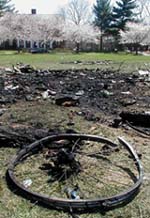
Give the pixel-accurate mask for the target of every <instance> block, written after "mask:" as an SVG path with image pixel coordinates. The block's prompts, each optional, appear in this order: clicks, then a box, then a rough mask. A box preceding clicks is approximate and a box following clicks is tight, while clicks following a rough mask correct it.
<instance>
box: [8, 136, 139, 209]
mask: <svg viewBox="0 0 150 218" xmlns="http://www.w3.org/2000/svg"><path fill="white" fill-rule="evenodd" d="M57 140H70V141H71V140H78V141H82V140H85V141H86V140H88V141H92V142H99V143H106V144H107V145H109V146H111V147H112V149H113V148H116V146H118V144H116V143H114V142H112V141H110V140H109V139H107V138H103V137H100V136H94V135H86V134H58V135H52V136H48V137H45V138H43V139H41V140H39V141H36V142H34V143H32V144H31V145H29V146H28V147H26V148H24V149H22V150H21V151H20V152H19V153H18V154H17V155H16V156H15V157H14V159H13V160H12V161H11V162H10V164H9V167H8V170H7V176H8V178H9V181H11V183H12V185H13V187H15V189H16V188H17V189H18V190H19V191H20V192H21V193H22V195H23V196H24V197H28V198H29V199H31V200H34V201H36V202H39V203H42V204H43V203H44V204H45V205H47V206H49V207H52V208H55V209H61V210H67V211H70V209H71V210H72V211H88V210H90V211H91V210H92V209H98V210H102V211H105V210H109V209H113V208H115V207H118V206H120V205H122V204H127V203H128V202H129V201H130V200H132V199H133V197H134V196H135V195H136V194H137V193H138V191H139V189H140V186H141V184H142V181H143V168H142V166H141V162H140V160H139V157H138V155H137V154H136V152H135V150H134V149H133V147H132V146H131V145H130V144H129V143H128V142H126V141H125V140H124V139H123V138H121V137H119V138H118V140H119V142H120V143H121V145H122V146H123V147H124V148H125V149H126V150H127V151H128V152H129V154H130V156H131V157H132V159H133V161H134V163H135V166H136V169H137V172H138V176H137V177H136V181H134V184H133V185H132V187H130V188H128V189H127V190H125V191H123V192H121V193H119V194H117V195H114V196H110V197H107V198H104V197H103V198H97V199H78V198H74V199H70V198H69V199H64V198H57V197H52V196H47V195H42V194H39V193H37V192H33V191H30V190H29V189H27V188H25V187H24V186H23V185H22V184H21V183H20V182H19V181H18V179H17V177H16V176H15V167H16V166H17V165H18V164H19V163H20V162H21V161H22V160H24V161H25V159H26V157H27V156H31V155H32V154H33V153H36V152H39V151H41V150H42V149H43V148H45V147H46V146H51V145H50V143H52V142H54V141H57ZM53 146H54V144H52V147H51V149H54V148H56V147H53ZM55 146H56V145H55ZM61 152H64V153H65V155H66V157H67V159H65V160H57V161H60V162H62V161H69V160H73V161H75V158H74V156H71V155H72V154H67V153H66V151H65V150H63V151H61Z"/></svg>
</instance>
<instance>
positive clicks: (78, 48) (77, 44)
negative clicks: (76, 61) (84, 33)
mask: <svg viewBox="0 0 150 218" xmlns="http://www.w3.org/2000/svg"><path fill="white" fill-rule="evenodd" d="M79 50H80V43H79V42H77V43H76V53H77V54H78V53H79Z"/></svg>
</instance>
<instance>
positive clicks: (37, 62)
mask: <svg viewBox="0 0 150 218" xmlns="http://www.w3.org/2000/svg"><path fill="white" fill-rule="evenodd" d="M105 60H108V61H111V62H110V63H109V64H108V65H106V64H105V63H102V64H100V65H98V64H86V63H85V62H87V61H105ZM74 61H83V62H84V63H83V64H74V63H69V62H74ZM20 62H22V63H24V64H31V65H33V66H35V67H37V68H44V69H68V68H69V69H70V68H104V69H105V68H107V69H108V68H110V69H112V68H113V69H118V64H120V63H121V67H122V70H124V71H129V72H131V71H134V70H136V69H137V68H142V69H143V68H144V69H147V68H149V67H150V56H142V55H133V54H125V53H118V54H114V53H80V54H74V53H71V52H65V53H62V52H57V53H55V52H52V53H49V54H29V53H21V54H18V53H17V52H16V51H0V67H6V66H7V67H11V66H12V65H15V64H16V63H20ZM63 62H64V63H63ZM67 62H68V63H67ZM62 63H63V64H62Z"/></svg>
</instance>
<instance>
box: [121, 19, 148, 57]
mask: <svg viewBox="0 0 150 218" xmlns="http://www.w3.org/2000/svg"><path fill="white" fill-rule="evenodd" d="M149 35H150V26H148V25H144V24H143V23H131V22H129V23H127V25H126V31H120V36H121V39H120V43H121V44H125V45H127V44H130V45H132V46H133V47H134V49H135V51H136V54H138V49H139V46H140V45H150V36H149Z"/></svg>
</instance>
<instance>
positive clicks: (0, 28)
mask: <svg viewBox="0 0 150 218" xmlns="http://www.w3.org/2000/svg"><path fill="white" fill-rule="evenodd" d="M147 7H148V1H147V0H117V1H116V2H115V4H112V2H111V1H110V0H96V2H95V4H94V5H93V7H92V13H90V6H89V3H88V1H87V0H69V3H68V4H67V5H66V6H65V7H63V8H61V9H60V10H59V13H58V14H59V15H55V16H50V15H49V16H46V15H45V16H41V15H36V16H35V15H20V14H17V13H5V15H4V12H6V11H9V12H10V11H11V12H14V11H15V9H14V6H13V5H11V0H2V1H0V15H4V16H3V17H1V19H0V40H1V41H4V40H6V39H17V40H26V41H29V40H30V41H39V42H41V43H43V44H45V45H46V44H47V42H48V41H55V40H56V41H63V40H64V41H68V42H69V41H70V42H73V43H74V45H75V47H76V51H77V52H78V51H79V49H80V43H81V42H94V43H99V42H100V50H101V51H102V50H103V38H104V37H106V36H108V35H109V36H110V35H111V36H112V37H113V38H114V39H115V40H116V42H117V43H120V42H121V43H122V44H123V43H124V44H127V43H129V44H136V46H135V47H136V50H137V47H138V45H139V44H144V43H145V44H146V43H147V44H150V41H149V40H150V39H149V26H148V25H147V24H146V21H147V19H145V20H144V16H143V14H144V13H145V12H147V13H149V10H148V8H147ZM146 9H147V10H146ZM145 18H147V16H146V17H145ZM142 21H145V23H142ZM133 23H134V24H133ZM137 25H138V27H137ZM135 27H136V28H135Z"/></svg>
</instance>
